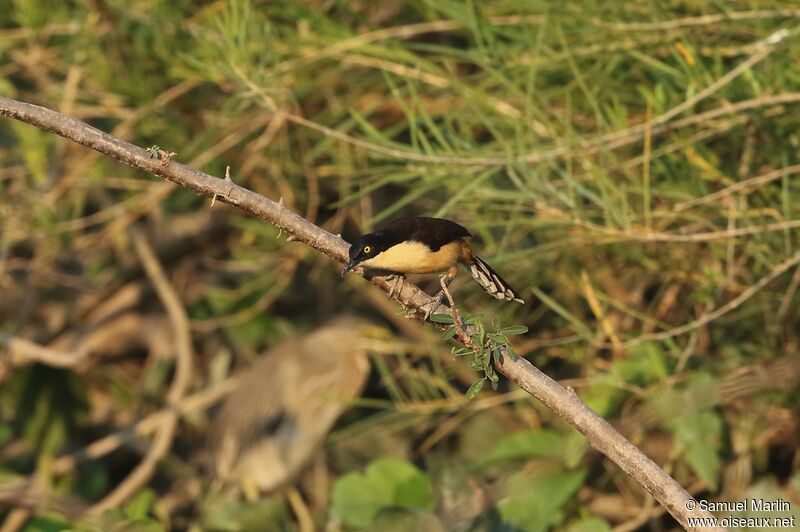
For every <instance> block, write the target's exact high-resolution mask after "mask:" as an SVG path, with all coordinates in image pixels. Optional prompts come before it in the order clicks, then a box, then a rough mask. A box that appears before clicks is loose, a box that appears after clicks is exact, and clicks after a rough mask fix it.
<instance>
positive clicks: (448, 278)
mask: <svg viewBox="0 0 800 532" xmlns="http://www.w3.org/2000/svg"><path fill="white" fill-rule="evenodd" d="M456 273H458V269H457V268H456V269H455V271H453V269H451V270H450V271H448V272H447V275H442V276H441V277H439V284H440V285H442V289H441V290H439V291H438V292H437V293H436V295H435V296H433V297H431V299H430V301H428V302H427V303H425V305H424V307H425V316H424V317H423V318H422V319H423V320H425V321H427V320H428V318H429V317H430V316H431V314H432V313H433V311H434V310H436V309H437V308H439V305H441V304H442V300H443V299H444V295H445V293H446V294H447V295H448V299H449V300H452V296H450V292H448V291H447V287H448V286H450V283H452V282H453V279H455V277H456V275H455V274H456Z"/></svg>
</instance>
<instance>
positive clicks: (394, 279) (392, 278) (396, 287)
mask: <svg viewBox="0 0 800 532" xmlns="http://www.w3.org/2000/svg"><path fill="white" fill-rule="evenodd" d="M386 282H387V283H391V286H390V287H389V298H392V297H394V296H395V294H397V295H399V294H400V292H402V291H403V286H404V285H405V284H406V276H405V275H403V274H392V275H387V276H386Z"/></svg>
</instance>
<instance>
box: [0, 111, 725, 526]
mask: <svg viewBox="0 0 800 532" xmlns="http://www.w3.org/2000/svg"><path fill="white" fill-rule="evenodd" d="M0 115H3V116H8V117H11V118H14V119H17V120H20V121H23V122H27V123H29V124H33V125H36V126H38V127H41V128H43V129H46V130H49V131H52V132H54V133H56V134H58V135H61V136H64V137H66V138H69V139H71V140H74V141H75V142H78V143H80V144H83V145H84V146H87V147H90V148H92V149H94V150H97V151H99V152H101V153H105V154H106V155H109V156H111V157H114V158H115V159H118V160H119V161H122V162H124V163H126V164H128V165H131V166H133V167H135V168H138V169H141V170H144V171H146V172H150V173H153V174H155V175H157V176H159V177H163V178H164V179H167V180H169V181H172V182H174V183H177V184H179V185H182V186H184V187H186V188H189V189H191V190H193V191H195V192H197V193H198V194H202V195H204V196H207V197H212V196H214V195H215V194H216V195H217V197H218V198H219V199H220V200H221V201H225V202H226V203H230V204H232V205H235V206H237V207H240V208H242V209H243V210H245V211H247V212H249V213H252V214H254V215H256V216H258V217H259V218H261V219H263V220H266V221H268V222H270V223H273V224H274V225H276V226H277V227H279V228H280V229H282V230H284V231H286V232H287V233H288V234H290V235H292V236H293V237H294V240H296V241H299V242H303V243H305V244H307V245H309V246H311V247H313V248H314V249H316V250H318V251H320V252H322V253H325V254H326V255H328V256H329V257H331V258H333V259H334V260H337V261H339V262H344V261H345V260H346V258H347V250H348V244H347V243H346V242H345V241H344V240H342V239H341V238H339V237H337V236H334V235H332V234H330V233H328V232H327V231H325V230H324V229H321V228H320V227H317V226H316V225H314V224H312V223H311V222H309V221H307V220H305V219H304V218H302V217H301V216H299V215H297V214H295V213H294V212H292V211H290V210H289V209H287V208H286V207H284V206H282V205H280V204H278V203H277V202H274V201H271V200H269V199H267V198H265V197H263V196H260V195H258V194H256V193H255V192H252V191H249V190H247V189H244V188H242V187H239V186H237V185H235V184H233V183H230V182H227V181H225V180H223V179H219V178H216V177H213V176H210V175H208V174H205V173H203V172H200V171H198V170H194V169H192V168H188V167H186V166H184V165H182V164H180V163H178V162H176V161H174V160H169V161H159V160H156V159H152V158H150V157H149V155H148V152H147V150H144V149H142V148H139V147H137V146H134V145H133V144H130V143H127V142H125V141H122V140H120V139H117V138H114V137H112V136H111V135H108V134H106V133H103V132H102V131H100V130H98V129H95V128H93V127H91V126H89V125H87V124H85V123H83V122H81V121H79V120H75V119H73V118H69V117H67V116H64V115H62V114H60V113H57V112H55V111H52V110H49V109H46V108H44V107H39V106H36V105H31V104H26V103H23V102H18V101H15V100H11V99H8V98H3V97H0ZM373 283H375V284H376V285H378V286H380V287H381V288H382V289H383V290H384V291H386V292H388V291H389V289H390V288H391V287H390V283H387V282H386V280H385V279H383V278H375V279H373ZM395 299H397V300H398V301H400V302H401V303H403V304H404V305H406V306H409V307H412V308H415V309H419V308H420V307H423V306H424V305H425V304H426V303H427V302H428V301H429V297H428V295H427V294H425V293H424V292H423V291H421V290H420V289H419V288H417V287H416V286H415V285H413V284H412V283H404V286H403V287H402V288H401V290H400V291H399V293H397V294H395ZM435 311H436V312H444V313H449V309H448V308H447V307H446V306H444V305H442V306H440V307H439V308H438V309H435ZM497 369H498V370H499V371H500V372H501V373H503V374H504V375H506V376H507V377H508V378H509V379H511V380H512V381H513V382H515V383H516V384H517V385H518V386H520V387H521V388H522V389H524V390H526V391H527V392H528V393H530V394H531V395H533V396H535V397H536V398H538V399H539V400H540V401H542V402H543V403H544V404H545V405H547V406H548V407H549V408H551V409H552V410H553V411H554V412H556V413H557V414H558V415H559V416H561V417H562V418H563V419H564V420H565V421H566V422H568V423H569V424H570V425H572V426H574V427H575V428H576V429H578V430H579V431H580V432H581V433H582V434H584V435H585V436H586V438H587V439H588V440H589V443H590V444H591V445H592V446H593V447H595V448H596V449H598V450H599V451H601V452H602V453H603V454H605V455H606V456H607V457H608V458H609V459H611V460H612V461H613V462H615V463H616V464H617V465H619V466H620V467H621V468H622V469H623V470H624V471H625V472H626V473H627V474H628V475H630V476H631V477H632V478H633V479H635V480H636V481H637V482H638V483H639V484H641V485H642V486H643V487H644V488H645V489H646V490H647V491H648V492H649V493H650V494H651V495H652V496H653V497H654V498H655V499H656V500H657V501H658V502H659V503H660V504H662V505H663V506H664V507H665V508H666V509H667V510H668V511H669V512H670V514H672V516H673V517H675V519H676V520H677V521H678V522H679V523H680V524H681V525H682V526H684V527H688V519H689V518H695V517H703V518H709V519H712V518H713V516H712V515H711V514H710V513H708V512H704V511H702V510H699V509H696V510H694V511H689V510H687V509H686V505H687V504H686V503H687V501H689V500H691V495H689V493H688V492H686V490H684V489H683V488H682V487H681V486H680V485H679V484H678V483H677V482H675V480H674V479H672V478H671V477H670V476H669V475H667V474H666V473H665V472H664V471H663V470H662V469H661V468H660V467H659V466H658V465H657V464H656V463H655V462H653V461H652V460H650V459H649V458H648V457H647V456H645V454H644V453H642V451H640V450H639V449H638V448H637V447H636V446H634V445H633V444H632V443H630V442H629V441H628V440H626V439H625V438H624V437H623V436H622V435H621V434H620V433H619V432H617V430H616V429H615V428H614V427H612V426H611V425H610V424H609V423H608V422H607V421H606V420H604V419H603V418H602V417H600V416H599V415H597V414H596V413H595V412H593V411H592V410H591V409H589V408H588V407H587V406H586V405H585V404H583V402H582V401H581V400H580V399H579V398H578V396H577V395H576V394H575V392H574V391H569V390H567V389H566V388H564V387H563V386H561V385H560V384H558V383H557V382H556V381H554V380H553V379H551V378H550V377H548V376H547V375H545V374H544V373H542V372H541V371H539V370H538V369H537V368H536V367H534V366H533V365H532V364H531V363H530V362H528V361H527V360H525V359H524V358H521V357H517V358H515V359H514V360H512V359H511V357H510V356H503V357H502V359H501V361H500V362H499V363H498V364H497ZM706 530H714V528H707V529H706Z"/></svg>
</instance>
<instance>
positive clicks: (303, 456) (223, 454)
mask: <svg viewBox="0 0 800 532" xmlns="http://www.w3.org/2000/svg"><path fill="white" fill-rule="evenodd" d="M372 331H374V326H372V325H370V324H369V323H368V322H366V321H363V320H359V319H357V318H354V317H348V316H345V317H340V318H337V319H335V320H333V321H332V322H330V323H329V324H327V325H325V326H323V327H321V328H319V329H317V330H316V331H313V332H312V333H310V334H308V335H305V336H302V337H299V338H295V339H291V340H288V341H286V342H283V343H281V344H279V345H277V346H275V347H273V348H272V349H271V350H270V351H269V352H268V353H267V354H265V355H264V356H263V357H262V358H261V359H260V360H259V361H258V362H256V363H255V364H253V366H252V367H251V368H250V369H249V370H248V371H247V372H246V373H245V374H243V375H242V377H241V379H240V381H239V384H238V386H237V388H236V389H235V390H234V391H233V392H232V393H231V395H230V396H228V398H227V400H226V401H225V403H224V404H223V406H222V408H221V410H220V412H219V414H218V415H217V417H216V420H215V423H214V428H213V430H212V432H211V435H212V437H211V445H212V451H213V455H214V466H215V470H216V471H215V472H216V476H217V479H219V480H220V481H222V482H223V483H230V481H234V483H237V482H238V483H240V485H241V487H243V488H244V489H245V492H246V493H247V491H248V490H250V491H251V492H252V491H253V490H260V491H271V490H274V489H276V488H278V487H281V486H282V485H285V484H286V483H288V482H290V481H291V480H292V479H293V478H294V477H295V476H296V475H297V474H298V473H299V472H300V470H301V469H302V468H303V466H304V465H306V464H307V463H308V461H309V459H310V458H311V457H312V456H313V455H314V453H315V452H317V451H318V449H319V447H320V446H321V445H322V442H323V440H324V438H325V436H326V435H327V434H328V432H329V431H330V429H331V427H333V424H334V423H335V422H336V420H337V419H338V418H339V416H340V415H341V414H342V413H343V412H344V411H345V410H347V408H348V406H349V402H350V401H351V400H352V399H354V398H355V397H358V395H359V394H360V393H361V390H362V388H363V387H364V383H365V381H366V378H367V375H368V373H369V368H370V364H369V359H368V356H367V345H368V344H369V334H370V333H371V332H372Z"/></svg>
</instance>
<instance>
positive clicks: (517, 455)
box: [477, 429, 564, 466]
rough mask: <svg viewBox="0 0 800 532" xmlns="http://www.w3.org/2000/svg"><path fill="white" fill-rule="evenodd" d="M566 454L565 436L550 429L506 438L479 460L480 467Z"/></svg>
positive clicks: (518, 433) (523, 431) (528, 431)
mask: <svg viewBox="0 0 800 532" xmlns="http://www.w3.org/2000/svg"><path fill="white" fill-rule="evenodd" d="M563 452H564V436H562V435H561V434H559V433H558V432H554V431H552V430H548V429H542V430H521V431H519V432H515V433H513V434H511V435H509V436H506V437H505V438H503V439H502V440H500V442H499V443H498V444H497V445H496V446H495V447H494V449H492V450H491V451H490V452H489V453H487V454H486V455H484V456H482V457H481V458H480V459H479V460H478V464H477V465H479V466H484V465H486V464H490V463H493V462H501V461H511V460H527V459H530V458H541V457H548V458H555V457H559V456H562V454H563Z"/></svg>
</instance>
